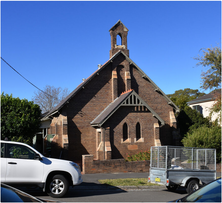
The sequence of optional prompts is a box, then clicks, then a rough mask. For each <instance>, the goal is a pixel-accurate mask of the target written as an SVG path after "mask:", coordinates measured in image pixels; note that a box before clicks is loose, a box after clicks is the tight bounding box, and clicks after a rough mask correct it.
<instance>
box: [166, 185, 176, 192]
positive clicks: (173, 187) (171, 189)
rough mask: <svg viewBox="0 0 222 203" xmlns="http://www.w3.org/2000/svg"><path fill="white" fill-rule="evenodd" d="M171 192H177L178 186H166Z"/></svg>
mask: <svg viewBox="0 0 222 203" xmlns="http://www.w3.org/2000/svg"><path fill="white" fill-rule="evenodd" d="M166 187H167V189H168V190H169V191H175V190H176V189H177V188H178V185H169V186H166Z"/></svg>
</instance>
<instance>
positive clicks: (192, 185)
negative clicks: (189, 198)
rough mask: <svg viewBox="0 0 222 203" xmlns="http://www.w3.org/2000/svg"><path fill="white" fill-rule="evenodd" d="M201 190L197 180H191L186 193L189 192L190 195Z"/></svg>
mask: <svg viewBox="0 0 222 203" xmlns="http://www.w3.org/2000/svg"><path fill="white" fill-rule="evenodd" d="M199 188H200V185H199V183H198V181H197V180H191V181H190V182H189V183H188V184H187V188H186V191H187V193H188V194H191V193H192V192H195V191H196V190H198V189H199Z"/></svg>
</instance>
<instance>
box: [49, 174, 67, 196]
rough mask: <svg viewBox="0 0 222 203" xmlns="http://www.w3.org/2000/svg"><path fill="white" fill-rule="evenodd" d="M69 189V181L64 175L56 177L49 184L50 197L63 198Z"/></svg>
mask: <svg viewBox="0 0 222 203" xmlns="http://www.w3.org/2000/svg"><path fill="white" fill-rule="evenodd" d="M68 189H69V181H68V180H67V179H66V178H65V177H64V176H63V175H54V176H53V177H52V179H51V180H50V181H49V183H48V195H49V196H51V197H56V198H59V197H63V196H64V195H65V194H66V193H67V191H68Z"/></svg>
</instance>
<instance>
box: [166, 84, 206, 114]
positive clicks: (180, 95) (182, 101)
mask: <svg viewBox="0 0 222 203" xmlns="http://www.w3.org/2000/svg"><path fill="white" fill-rule="evenodd" d="M203 95H205V93H201V92H199V90H197V89H196V90H193V89H190V88H186V89H184V90H177V91H175V92H174V93H173V94H169V95H167V96H168V97H169V98H170V99H171V100H172V101H173V102H174V104H176V105H177V106H178V107H179V108H180V110H183V109H184V108H185V107H186V106H187V102H188V101H191V100H194V99H196V98H198V97H200V96H203Z"/></svg>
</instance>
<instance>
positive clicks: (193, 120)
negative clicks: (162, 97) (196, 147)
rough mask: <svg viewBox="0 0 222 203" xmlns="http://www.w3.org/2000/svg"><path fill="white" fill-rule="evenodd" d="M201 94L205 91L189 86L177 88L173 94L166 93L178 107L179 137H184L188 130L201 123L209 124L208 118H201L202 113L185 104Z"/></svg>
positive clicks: (195, 127)
mask: <svg viewBox="0 0 222 203" xmlns="http://www.w3.org/2000/svg"><path fill="white" fill-rule="evenodd" d="M203 95H205V93H201V92H200V91H199V90H197V89H195V90H194V89H190V88H186V89H184V90H177V91H175V92H174V94H169V95H167V96H168V97H169V98H170V99H171V100H172V101H173V102H174V103H175V104H176V105H177V106H178V107H179V108H180V112H179V113H178V114H177V115H176V116H177V128H178V129H179V131H180V135H181V137H184V136H185V135H186V134H187V133H188V132H190V131H191V130H193V129H197V128H198V127H200V126H202V125H207V126H210V122H209V120H208V119H206V118H203V115H201V114H200V113H199V112H197V111H196V110H194V109H192V108H190V107H189V106H188V105H187V102H189V101H191V100H194V99H196V98H198V97H200V96H203Z"/></svg>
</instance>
